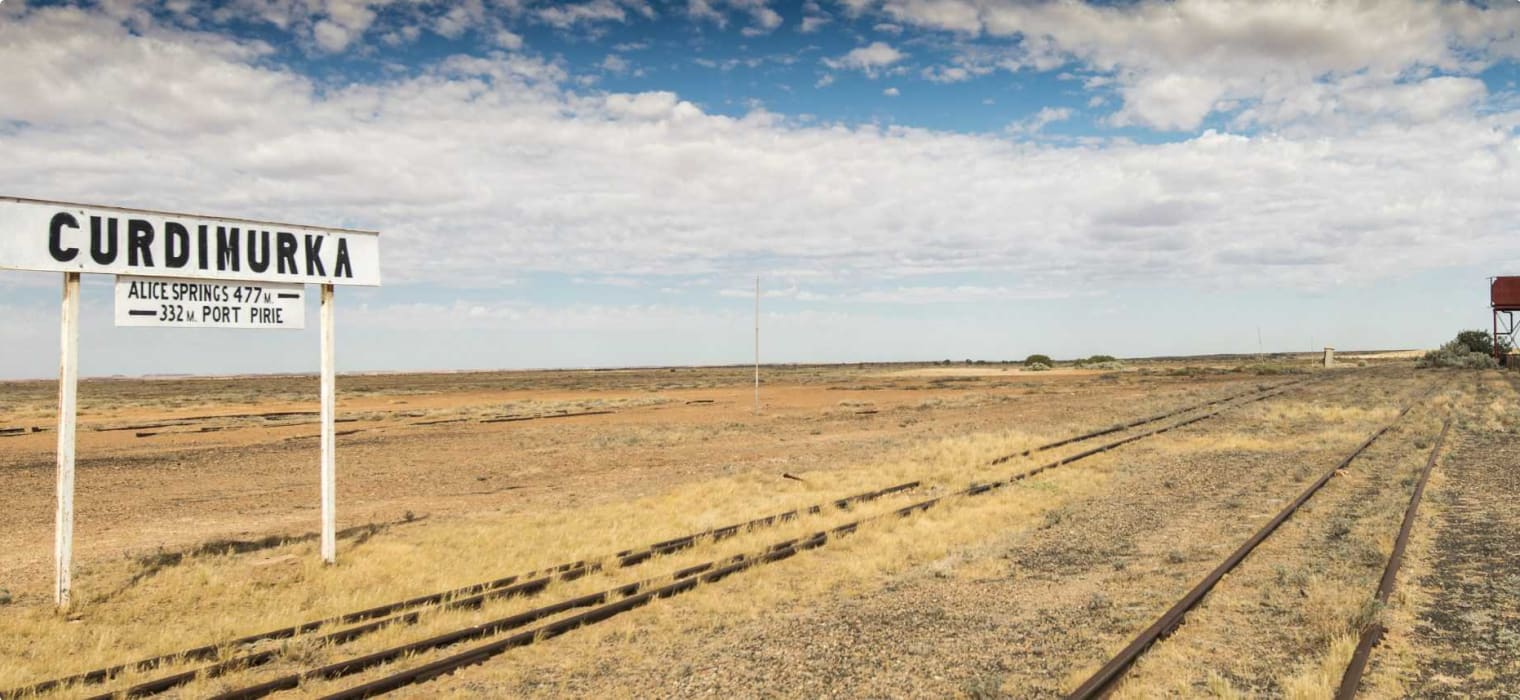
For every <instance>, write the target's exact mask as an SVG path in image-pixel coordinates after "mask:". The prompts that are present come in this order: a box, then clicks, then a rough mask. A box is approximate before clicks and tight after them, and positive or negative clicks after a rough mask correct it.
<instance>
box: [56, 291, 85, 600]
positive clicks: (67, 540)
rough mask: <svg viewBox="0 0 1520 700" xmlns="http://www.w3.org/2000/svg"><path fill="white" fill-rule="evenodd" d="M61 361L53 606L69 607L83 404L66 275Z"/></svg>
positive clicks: (75, 307)
mask: <svg viewBox="0 0 1520 700" xmlns="http://www.w3.org/2000/svg"><path fill="white" fill-rule="evenodd" d="M62 317H63V318H62V324H61V326H62V330H61V334H60V336H59V345H60V347H59V360H58V510H57V511H56V513H55V516H56V517H55V520H54V538H53V563H54V567H55V570H54V573H55V574H56V575H55V579H56V582H57V586H56V588H54V590H53V602H54V603H55V604H56V605H57V606H58V609H59V610H67V609H68V607H69V599H70V593H71V590H72V588H73V585H74V584H73V579H74V421H75V417H76V413H77V411H78V407H79V402H78V397H79V273H78V272H65V273H63V313H62Z"/></svg>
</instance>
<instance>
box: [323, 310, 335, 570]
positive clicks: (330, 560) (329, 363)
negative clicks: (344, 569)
mask: <svg viewBox="0 0 1520 700" xmlns="http://www.w3.org/2000/svg"><path fill="white" fill-rule="evenodd" d="M333 355H334V349H333V286H332V285H330V284H324V285H322V561H323V562H325V563H327V564H335V563H337V561H338V513H337V510H338V485H337V459H336V455H334V451H335V449H336V447H337V443H336V440H335V438H334V433H333V411H334V410H335V409H336V401H335V397H336V396H337V391H336V387H335V382H334V378H333Z"/></svg>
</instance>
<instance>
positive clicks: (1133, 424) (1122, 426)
mask: <svg viewBox="0 0 1520 700" xmlns="http://www.w3.org/2000/svg"><path fill="white" fill-rule="evenodd" d="M1311 379H1318V378H1310V379H1297V380H1293V381H1288V382H1281V383H1279V384H1275V385H1272V386H1269V387H1267V388H1265V389H1263V388H1260V387H1258V388H1256V389H1252V390H1250V391H1243V392H1240V393H1238V394H1233V395H1230V396H1226V397H1223V398H1218V399H1213V400H1210V401H1204V402H1202V403H1197V404H1193V405H1191V406H1184V407H1182V408H1178V409H1175V410H1172V411H1167V412H1166V413H1158V414H1156V415H1153V416H1147V417H1145V418H1137V419H1135V420H1132V421H1129V422H1128V423H1119V424H1116V425H1111V426H1109V427H1107V428H1101V429H1099V430H1095V431H1093V432H1090V433H1083V434H1081V435H1077V436H1074V437H1069V438H1066V439H1064V440H1057V441H1055V442H1050V443H1046V444H1044V445H1040V446H1039V447H1032V448H1030V449H1027V450H1024V451H1023V452H1015V453H1013V454H1007V455H1003V456H1002V457H998V458H997V459H994V460H992V464H994V465H997V464H1003V463H1005V462H1008V461H1009V460H1013V459H1018V458H1020V457H1028V456H1030V455H1033V454H1035V453H1038V452H1044V451H1046V450H1052V449H1055V448H1057V447H1064V446H1066V445H1070V444H1071V443H1074V442H1082V441H1084V440H1091V439H1092V438H1095V437H1102V436H1104V435H1111V434H1113V433H1117V432H1120V431H1123V430H1128V429H1130V428H1138V427H1140V426H1142V425H1146V424H1148V423H1155V422H1156V421H1162V420H1166V419H1167V418H1171V417H1172V416H1177V415H1181V414H1183V413H1187V412H1189V411H1196V410H1198V409H1200V408H1208V407H1209V406H1215V405H1218V404H1221V403H1225V402H1228V401H1234V400H1235V399H1238V398H1242V397H1245V396H1250V395H1252V394H1259V393H1262V392H1267V391H1272V390H1273V389H1285V388H1287V387H1291V386H1295V385H1298V384H1303V383H1305V382H1308V381H1311Z"/></svg>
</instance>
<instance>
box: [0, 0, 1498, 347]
mask: <svg viewBox="0 0 1520 700" xmlns="http://www.w3.org/2000/svg"><path fill="white" fill-rule="evenodd" d="M1517 29H1520V3H1499V2H1492V3H1487V4H1483V3H1471V2H1446V3H1438V2H1416V1H1415V0H1387V1H1385V2H1378V3H1328V4H1327V3H1320V2H1310V1H1307V0H1306V1H1293V0H1280V1H1276V2H1271V1H1268V2H1261V1H1256V0H1251V1H1246V0H1182V1H1179V2H1163V1H1160V0H1139V1H1136V2H1115V3H1082V2H1077V1H1075V0H1070V1H1056V2H1038V1H1036V2H1026V1H1015V0H846V1H844V2H831V1H820V2H802V3H788V2H768V1H767V0H706V1H702V0H694V1H691V0H682V1H680V2H668V3H662V2H645V1H644V0H585V1H584V2H575V3H545V2H535V1H533V0H472V1H469V2H434V1H429V0H421V1H417V2H388V1H385V0H277V1H274V2H254V1H253V0H241V1H235V2H229V3H190V2H184V1H182V0H181V1H171V2H146V1H144V2H136V1H133V0H113V1H111V2H101V3H51V2H46V3H43V2H22V1H21V0H4V1H3V2H0V65H4V66H6V69H5V70H4V71H3V72H0V95H3V96H5V98H4V99H0V152H3V153H5V154H6V158H5V159H3V161H0V194H7V195H16V196H25V197H36V198H48V199H63V200H71V201H83V202H91V203H100V204H112V205H124V206H140V207H144V208H156V209H171V210H183V211H194V212H204V213H210V214H222V215H228V216H242V217H250V218H263V219H271V220H282V221H297V222H302V223H310V224H314V225H327V226H351V227H359V228H369V229H378V230H380V231H382V232H383V238H382V241H383V242H382V260H383V267H384V270H385V277H386V285H385V286H384V287H382V288H379V289H344V290H341V291H340V299H339V301H340V308H339V342H340V348H341V349H340V354H339V358H340V359H339V363H340V369H342V370H346V371H355V370H388V369H455V368H508V367H545V366H616V365H630V364H682V363H727V362H743V361H746V360H747V359H748V358H749V352H750V342H751V338H750V332H751V331H750V326H751V325H752V318H751V313H752V307H751V299H750V298H749V294H750V289H751V285H752V284H753V279H754V277H755V276H757V275H758V276H760V277H761V278H762V285H763V287H764V290H765V297H764V313H765V317H764V320H763V325H764V326H765V328H766V332H765V343H764V345H765V355H766V357H767V359H769V360H772V361H797V362H806V361H859V360H920V359H944V358H955V359H965V358H972V359H1009V358H1020V357H1023V356H1024V355H1026V354H1029V353H1033V352H1044V353H1048V354H1052V355H1055V356H1057V357H1074V356H1083V355H1087V354H1092V353H1108V354H1116V355H1154V354H1188V353H1213V352H1253V351H1255V350H1256V349H1257V328H1258V327H1260V329H1261V337H1262V345H1263V346H1265V349H1267V350H1269V351H1271V350H1305V349H1309V348H1310V347H1311V346H1313V345H1334V346H1337V347H1341V348H1370V347H1399V348H1403V347H1421V346H1433V345H1435V344H1437V343H1439V342H1440V341H1441V340H1443V339H1445V338H1446V337H1449V336H1450V335H1451V334H1452V333H1454V332H1455V331H1456V330H1458V329H1460V328H1466V327H1484V326H1486V324H1487V318H1486V308H1485V293H1486V277H1488V276H1489V275H1494V274H1504V273H1520V237H1517V236H1516V235H1515V224H1514V222H1515V221H1517V220H1520V217H1517V215H1520V206H1517V204H1516V201H1517V198H1516V196H1515V193H1516V192H1520V140H1517V134H1516V127H1517V125H1520V101H1517V99H1516V97H1517V91H1516V78H1517V76H1516V70H1517V69H1516V61H1515V59H1516V57H1517V56H1520V36H1517ZM56 277H57V276H56V275H49V274H42V273H28V272H14V271H0V312H3V313H5V314H6V316H7V318H9V319H11V321H10V322H9V323H7V324H6V325H5V326H3V327H0V343H4V344H5V346H6V347H7V348H8V349H9V350H8V352H6V353H5V354H4V356H3V359H0V376H4V377H45V376H49V375H50V374H52V373H53V372H54V371H55V369H54V367H55V357H56V349H57V301H56V300H57V294H58V292H57V286H58V280H57V279H56ZM110 303H111V300H110V292H109V280H107V279H101V280H90V281H89V282H88V283H87V285H86V295H85V309H86V314H85V321H86V324H85V328H84V338H85V343H84V346H83V358H82V365H83V371H84V373H85V374H87V375H109V374H118V373H124V374H140V373H168V372H197V373H223V372H227V373H230V372H265V371H309V370H311V369H313V368H314V367H315V360H316V357H315V356H316V352H315V335H314V333H313V332H312V330H310V329H308V331H306V332H260V331H231V330H228V331H221V330H165V329H142V328H120V329H118V328H113V327H112V326H111V324H110ZM310 316H311V317H312V318H313V319H314V318H315V314H314V313H313V314H310ZM302 348H305V349H309V350H310V352H305V351H304V350H302Z"/></svg>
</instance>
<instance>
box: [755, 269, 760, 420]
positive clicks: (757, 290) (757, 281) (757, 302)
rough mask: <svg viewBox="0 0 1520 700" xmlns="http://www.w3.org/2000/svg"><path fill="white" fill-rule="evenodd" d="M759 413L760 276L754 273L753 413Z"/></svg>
mask: <svg viewBox="0 0 1520 700" xmlns="http://www.w3.org/2000/svg"><path fill="white" fill-rule="evenodd" d="M759 413H760V276H759V275H755V414H756V415H759Z"/></svg>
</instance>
